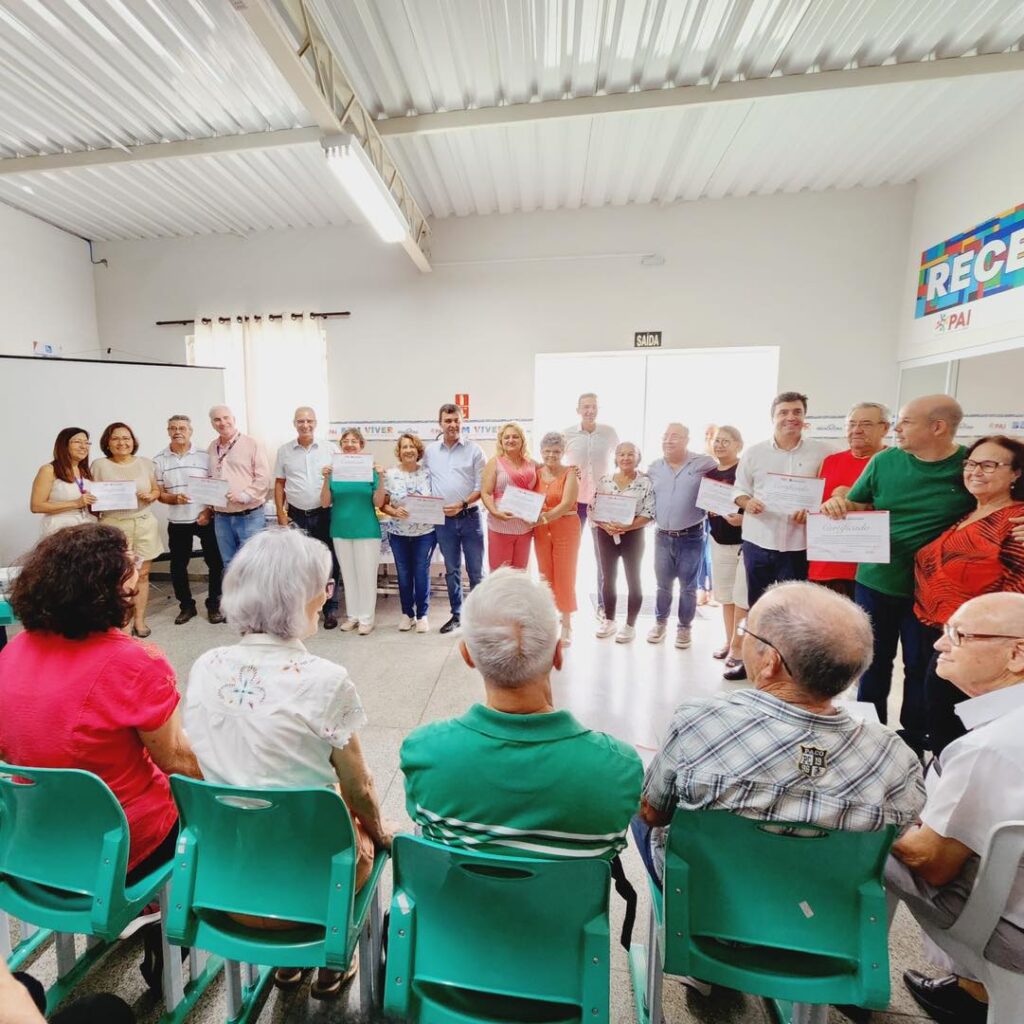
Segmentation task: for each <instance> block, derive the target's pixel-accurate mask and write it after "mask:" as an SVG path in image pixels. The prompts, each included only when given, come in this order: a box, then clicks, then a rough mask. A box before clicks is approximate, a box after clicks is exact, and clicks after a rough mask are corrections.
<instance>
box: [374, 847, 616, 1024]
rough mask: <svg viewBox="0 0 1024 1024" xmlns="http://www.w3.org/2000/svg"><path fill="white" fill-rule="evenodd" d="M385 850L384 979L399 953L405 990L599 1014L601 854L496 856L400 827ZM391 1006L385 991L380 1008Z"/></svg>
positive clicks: (604, 912) (604, 958)
mask: <svg viewBox="0 0 1024 1024" xmlns="http://www.w3.org/2000/svg"><path fill="white" fill-rule="evenodd" d="M392 858H393V869H394V898H393V900H392V907H391V929H390V936H391V938H390V940H389V943H390V944H389V947H388V949H389V952H388V961H389V962H388V972H387V973H388V979H387V985H388V986H389V987H390V986H392V983H393V980H394V978H393V976H394V975H395V974H396V973H397V974H400V973H401V972H400V971H398V969H397V967H394V964H393V958H394V957H396V955H397V956H401V957H402V958H404V959H405V960H406V962H407V964H408V966H407V969H406V971H405V973H406V975H407V981H408V983H407V984H405V991H406V992H408V991H409V989H410V988H412V987H414V986H416V987H419V988H421V989H422V988H423V987H424V986H426V987H428V988H431V989H433V990H435V991H440V992H443V991H458V990H462V991H464V992H466V993H484V994H491V995H497V996H501V997H504V998H516V997H518V998H523V999H534V1000H545V1001H550V1002H554V1003H564V1004H570V1005H576V1006H583V1007H585V1009H584V1010H583V1019H586V1020H591V1019H595V1020H599V1019H604V1015H605V1014H606V1013H607V978H608V967H609V965H608V957H609V951H608V890H609V878H610V869H609V866H608V863H607V862H606V861H602V860H595V859H591V858H586V859H578V860H571V861H570V860H558V861H555V860H535V859H532V858H526V857H514V858H505V857H497V856H492V855H489V854H484V853H479V852H472V851H469V850H465V849H459V848H455V847H449V846H442V845H439V844H436V843H431V842H428V841H426V840H424V839H419V838H417V837H415V836H404V835H403V836H398V837H397V838H396V839H395V843H394V846H393V849H392ZM400 934H401V935H402V936H409V937H410V940H409V941H410V942H411V948H410V949H407V950H404V951H399V950H398V949H397V948H396V943H397V938H396V937H397V936H399V935H400ZM602 979H603V981H604V986H605V987H604V990H603V991H604V995H603V999H604V1002H605V1005H604V1007H603V1008H602V1007H600V1006H596V1007H591V1006H587V1005H586V1004H587V1002H588V999H590V997H591V996H594V998H593V999H591V1000H590V1001H593V1002H595V1003H598V1002H600V995H599V994H598V995H595V992H596V993H600V990H601V983H602ZM595 985H596V988H595ZM396 1008H397V1005H396V1003H395V1001H394V999H393V998H392V999H391V1000H390V1002H389V1004H388V1005H387V1006H386V1009H388V1010H391V1011H394V1010H395V1009H396ZM459 1019H463V1018H461V1017H460V1018H459ZM521 1019H526V1018H521Z"/></svg>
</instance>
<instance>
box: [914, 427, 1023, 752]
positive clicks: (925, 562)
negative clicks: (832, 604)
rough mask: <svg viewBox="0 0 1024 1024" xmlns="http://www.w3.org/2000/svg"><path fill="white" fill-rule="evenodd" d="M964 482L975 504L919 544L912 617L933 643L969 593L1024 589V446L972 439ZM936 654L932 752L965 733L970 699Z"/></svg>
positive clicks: (1008, 440)
mask: <svg viewBox="0 0 1024 1024" xmlns="http://www.w3.org/2000/svg"><path fill="white" fill-rule="evenodd" d="M964 487H966V488H967V490H968V491H969V492H970V494H971V495H972V496H973V497H974V499H975V501H976V502H977V504H976V507H975V508H974V510H973V511H972V512H970V513H968V514H967V515H966V516H965V517H964V518H963V519H961V520H960V522H958V523H954V524H953V526H951V527H950V528H949V529H948V530H946V532H945V533H943V534H940V535H939V536H938V537H936V538H935V540H933V541H932V542H931V543H930V544H927V545H925V546H924V547H923V548H921V550H920V551H918V553H917V557H916V560H915V564H914V583H915V588H914V589H915V594H914V596H915V601H914V614H915V615H916V616H917V619H918V622H919V623H920V628H921V632H922V639H923V640H925V641H927V643H928V644H929V645H934V643H935V642H936V641H937V640H938V638H939V636H940V635H941V632H942V628H943V626H945V625H946V623H947V622H948V621H949V618H950V616H951V615H952V614H953V613H954V612H955V611H956V610H957V608H959V607H960V606H961V605H962V604H964V603H965V602H966V601H969V600H970V599H971V598H972V597H980V596H981V595H982V594H992V593H998V592H1000V591H1015V592H1018V593H1022V592H1024V542H1022V541H1020V540H1016V539H1015V538H1014V535H1013V526H1014V523H1013V520H1014V519H1015V518H1017V517H1020V516H1024V443H1022V442H1021V441H1018V440H1017V439H1016V438H1012V437H1006V436H1004V435H1002V434H994V435H992V436H990V437H983V438H981V440H980V441H975V443H974V444H973V445H972V446H971V447H970V449H969V450H968V452H967V457H966V459H965V460H964ZM922 646H923V645H922ZM937 658H938V655H936V656H935V657H933V658H932V661H931V664H930V665H929V668H928V675H927V678H926V681H925V688H926V689H925V692H926V699H927V712H928V732H929V735H930V737H931V746H932V751H933V753H935V754H938V753H940V752H941V750H942V748H943V747H945V746H946V745H947V744H948V743H950V742H952V741H953V740H954V739H956V738H957V737H958V736H962V735H963V733H964V727H963V725H962V724H961V722H960V720H959V718H958V717H957V716H956V714H955V712H954V710H953V709H954V706H955V705H956V704H958V703H959V702H960V701H961V700H963V699H965V698H964V695H963V694H962V693H961V691H959V690H958V689H956V687H954V686H953V685H952V684H951V683H949V682H947V681H946V680H945V679H943V678H941V677H940V676H939V675H938V674H937V673H936V671H935V666H936V661H937Z"/></svg>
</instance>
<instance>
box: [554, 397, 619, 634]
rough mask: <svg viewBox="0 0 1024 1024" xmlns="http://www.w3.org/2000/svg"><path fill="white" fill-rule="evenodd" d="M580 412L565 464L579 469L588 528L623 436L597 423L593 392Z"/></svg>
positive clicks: (569, 432) (580, 511) (581, 511)
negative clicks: (599, 490)
mask: <svg viewBox="0 0 1024 1024" xmlns="http://www.w3.org/2000/svg"><path fill="white" fill-rule="evenodd" d="M576 412H577V413H579V417H580V422H579V426H575V425H574V426H571V427H566V428H565V430H564V431H562V433H563V434H565V464H566V465H567V466H574V467H575V468H576V474H577V476H578V477H579V480H580V489H579V495H578V496H577V499H576V513H577V515H579V517H580V524H581V525H582V526H586V525H587V513H588V512H589V510H590V506H591V504H593V501H594V493H595V491H596V490H597V482H598V480H600V479H601V477H602V476H604V474H605V473H607V472H608V469H609V467H610V465H611V461H612V455H613V454H614V453H615V449H616V447H617V446H618V443H619V435H618V434H616V433H615V430H614V429H613V428H612V427H609V426H607V425H606V424H604V423H598V422H597V395H595V394H594V393H593V392H592V391H586V392H584V393H583V394H582V395H580V397H579V401H578V402H577V403H576ZM591 532H592V533H593V534H594V564H595V565H596V566H597V611H598V617H599V618H602V619H603V618H604V601H603V600H602V598H601V587H602V583H603V579H602V573H601V558H600V555H598V553H597V532H596V531H591Z"/></svg>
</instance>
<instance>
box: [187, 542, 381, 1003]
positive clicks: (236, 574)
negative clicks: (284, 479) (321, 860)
mask: <svg viewBox="0 0 1024 1024" xmlns="http://www.w3.org/2000/svg"><path fill="white" fill-rule="evenodd" d="M333 590H334V581H333V580H332V579H331V556H330V552H328V550H327V549H326V548H325V547H324V545H323V544H321V543H320V542H319V541H318V540H315V539H314V538H312V537H309V536H307V535H306V534H305V533H302V532H301V531H299V530H290V529H281V528H274V529H269V530H266V531H264V532H262V533H259V534H257V535H256V536H255V537H252V538H250V539H249V540H248V541H246V543H245V546H244V547H243V548H241V550H240V551H239V552H238V554H237V555H235V557H234V558H233V559H232V560H231V565H230V566H229V568H228V571H227V573H226V574H225V576H224V593H223V596H222V597H221V610H222V611H223V612H224V614H225V615H226V616H227V620H228V622H229V623H230V624H231V625H232V626H234V627H235V628H236V629H237V630H238V631H239V633H241V634H242V639H241V640H240V641H239V642H238V643H237V644H235V645H234V646H233V647H216V648H214V649H213V650H210V651H207V652H206V653H205V654H203V655H201V656H200V657H199V658H198V659H196V661H195V663H194V664H193V666H192V671H191V672H190V673H189V680H188V690H187V692H186V697H185V726H186V728H187V729H188V734H189V737H190V739H191V740H192V746H193V748H194V750H195V752H196V756H197V757H198V758H199V764H200V765H201V766H202V769H203V773H204V775H205V777H206V779H207V780H209V781H210V782H218V783H221V784H223V785H228V786H248V787H255V788H259V787H268V788H275V787H282V788H302V787H311V786H334V787H337V788H338V789H339V791H340V793H341V796H342V798H343V799H344V801H345V803H346V804H347V805H348V807H349V809H350V810H351V812H352V818H353V822H352V823H353V825H354V827H355V832H356V845H357V860H356V884H357V886H361V885H362V884H363V883H364V882H365V881H366V879H367V878H368V877H369V874H370V869H371V867H372V865H373V855H374V846H375V845H376V846H385V847H390V845H391V833H390V831H389V830H388V829H387V827H386V826H385V824H384V820H383V818H382V817H381V812H380V805H379V803H378V801H377V795H376V792H375V790H374V785H373V777H372V776H371V774H370V769H369V767H368V766H367V764H366V761H365V760H364V758H363V753H362V748H361V747H360V744H359V737H358V736H357V735H356V730H357V729H359V728H360V727H361V726H363V725H365V724H366V714H365V712H364V711H363V706H362V704H361V703H360V700H359V695H358V694H357V693H356V688H355V686H354V685H353V683H352V680H351V679H350V678H349V674H348V672H346V671H345V669H344V668H342V666H341V665H337V664H335V663H334V662H333V661H328V660H327V659H326V658H320V657H317V656H316V655H314V654H310V653H309V651H307V650H306V648H305V646H304V645H303V642H302V641H303V640H305V639H306V638H307V637H311V636H313V635H314V634H315V633H316V631H317V616H318V615H319V614H320V609H321V608H322V607H323V606H324V603H325V602H326V601H327V599H328V598H329V597H330V596H331V593H332V592H333ZM301 852H302V851H301V850H299V851H296V858H297V859H296V866H297V870H301ZM245 923H247V924H250V925H252V926H253V927H258V928H268V929H282V928H290V927H294V925H293V924H292V923H291V922H287V921H278V920H273V919H269V918H248V917H246V918H245ZM354 973H355V972H354V970H353V971H351V972H350V975H351V974H354ZM350 975H348V976H344V977H343V976H342V975H341V974H340V973H339V972H337V971H328V970H326V969H322V970H321V971H320V972H319V975H318V977H317V980H316V981H315V982H314V984H313V988H312V991H311V994H312V995H313V997H314V998H317V999H330V998H333V997H334V996H336V995H337V994H338V992H339V991H340V989H341V986H342V985H343V984H344V983H345V982H346V981H347V980H349V976H350ZM301 981H302V971H301V970H296V969H292V968H280V969H279V970H278V971H277V973H276V975H275V983H276V984H277V985H278V986H279V987H282V988H294V987H296V986H298V985H299V984H301Z"/></svg>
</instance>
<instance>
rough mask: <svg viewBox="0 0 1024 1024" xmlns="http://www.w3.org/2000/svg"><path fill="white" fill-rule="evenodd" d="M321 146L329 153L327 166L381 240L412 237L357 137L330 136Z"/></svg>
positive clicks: (399, 239)
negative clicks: (409, 235)
mask: <svg viewBox="0 0 1024 1024" xmlns="http://www.w3.org/2000/svg"><path fill="white" fill-rule="evenodd" d="M320 145H321V146H323V148H324V152H325V153H326V154H327V166H328V167H330V169H331V170H332V171H333V172H334V174H335V175H336V177H337V179H338V181H340V182H341V184H342V185H343V186H344V189H345V191H346V192H347V193H348V195H349V198H350V199H351V200H352V202H353V203H355V205H356V206H358V207H359V209H360V211H361V212H362V214H363V216H364V217H365V218H366V220H367V222H368V223H369V225H370V226H371V227H372V228H373V229H374V231H376V232H377V234H378V235H380V238H381V241H384V242H400V241H402V239H403V238H405V236H406V235H408V234H409V225H408V223H407V222H406V219H405V217H404V216H403V215H402V211H401V210H400V209H399V207H398V203H396V202H395V200H394V197H393V196H392V195H391V192H390V190H389V189H388V188H387V186H386V185H385V184H384V181H383V179H382V178H381V176H380V175H379V174H378V173H377V169H376V168H375V167H374V166H373V164H372V163H371V162H370V158H369V157H368V156H367V155H366V153H364V152H363V147H362V146H360V145H359V141H358V140H357V139H356V137H355V136H354V135H350V134H348V133H345V134H342V135H329V136H327V137H326V138H323V139H321V140H320Z"/></svg>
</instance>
